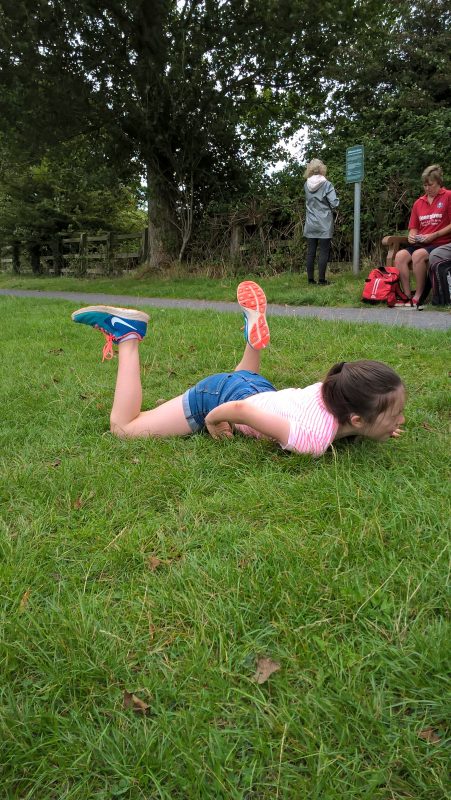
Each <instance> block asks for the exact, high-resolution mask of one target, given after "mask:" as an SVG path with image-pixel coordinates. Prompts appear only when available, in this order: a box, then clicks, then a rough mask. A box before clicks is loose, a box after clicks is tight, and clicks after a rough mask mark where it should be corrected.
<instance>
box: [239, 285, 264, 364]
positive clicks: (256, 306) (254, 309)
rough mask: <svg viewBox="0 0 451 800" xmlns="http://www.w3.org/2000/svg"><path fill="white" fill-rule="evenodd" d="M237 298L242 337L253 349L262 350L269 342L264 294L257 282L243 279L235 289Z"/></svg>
mask: <svg viewBox="0 0 451 800" xmlns="http://www.w3.org/2000/svg"><path fill="white" fill-rule="evenodd" d="M236 296H237V300H238V303H239V305H240V306H241V308H242V309H243V315H244V322H245V328H244V338H245V339H246V342H247V343H248V344H249V345H250V346H251V347H252V348H253V349H254V350H263V348H265V347H267V346H268V344H269V338H270V334H269V327H268V323H267V321H266V296H265V293H264V291H263V289H262V288H261V286H259V285H258V283H254V281H243V282H242V283H240V285H239V286H238V289H237V293H236Z"/></svg>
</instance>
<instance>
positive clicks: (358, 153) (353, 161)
mask: <svg viewBox="0 0 451 800" xmlns="http://www.w3.org/2000/svg"><path fill="white" fill-rule="evenodd" d="M364 158H365V155H364V149H363V144H356V145H354V147H348V148H347V149H346V182H347V183H353V184H354V246H353V253H352V271H353V273H354V275H358V274H359V263H360V196H361V189H362V181H363V175H364Z"/></svg>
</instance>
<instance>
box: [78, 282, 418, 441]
mask: <svg viewBox="0 0 451 800" xmlns="http://www.w3.org/2000/svg"><path fill="white" fill-rule="evenodd" d="M237 297H238V303H239V305H240V306H241V308H242V310H243V313H244V317H245V339H246V346H245V349H244V354H243V357H242V359H241V361H240V362H239V364H237V366H236V367H235V371H234V372H221V373H219V374H216V375H210V376H209V377H208V378H204V380H202V381H200V382H199V383H197V384H196V385H195V386H193V387H192V388H191V389H188V391H186V392H185V393H184V394H181V395H179V396H178V397H174V398H173V399H172V400H168V401H167V402H166V403H163V404H162V405H160V406H158V407H157V408H153V409H151V410H149V411H141V402H142V388H141V377H140V365H139V353H138V346H139V342H140V341H141V340H142V339H143V338H144V336H145V335H146V330H147V323H148V321H149V317H148V315H147V314H145V313H144V312H143V311H135V310H132V309H126V308H115V307H112V306H88V307H87V308H81V309H79V310H78V311H74V313H73V314H72V319H73V320H74V322H81V323H83V324H85V325H90V326H91V327H93V328H97V329H98V330H100V331H102V333H103V334H104V336H105V339H106V342H105V346H104V349H103V358H104V359H105V358H107V359H108V358H112V356H113V343H115V344H117V345H118V349H119V364H118V372H117V379H116V389H115V393H114V401H113V407H112V409H111V416H110V422H111V431H112V433H114V434H115V435H116V436H121V437H137V436H140V437H143V436H187V435H188V434H191V433H196V432H197V431H201V430H203V429H204V428H207V430H208V432H209V433H210V434H211V436H212V437H213V438H214V439H220V438H223V437H231V436H233V432H234V431H239V432H240V433H243V434H244V435H246V436H253V437H257V438H260V437H262V438H265V439H272V440H274V441H275V442H277V443H278V444H279V445H280V446H281V447H282V448H283V449H284V450H291V451H294V452H296V453H310V454H312V455H314V456H319V455H322V454H323V453H324V452H325V451H326V450H327V448H328V447H329V445H330V444H332V442H334V441H336V440H337V439H342V438H343V437H345V436H357V435H358V436H367V437H368V438H370V439H375V440H376V441H380V442H383V441H385V440H387V439H388V438H389V437H390V436H394V437H398V436H399V435H400V433H401V429H400V425H402V424H403V422H404V417H403V409H404V404H405V390H404V386H403V383H402V381H401V379H400V377H399V375H397V374H396V372H394V371H393V370H392V369H391V368H390V367H388V366H386V364H382V363H380V362H379V361H351V362H341V363H340V364H335V366H333V367H332V368H331V369H330V370H329V372H328V373H327V375H326V377H325V379H324V381H323V382H322V383H314V384H312V386H307V387H306V388H304V389H282V390H279V391H277V390H276V388H275V387H274V386H273V385H272V384H271V383H270V382H269V381H268V380H266V378H264V377H263V376H262V375H260V374H259V369H260V354H261V350H262V349H264V348H265V347H266V346H267V345H268V344H269V328H268V324H267V321H266V316H265V312H266V297H265V294H264V292H263V289H261V287H260V286H258V284H256V283H254V282H253V281H244V282H243V283H240V285H239V286H238V292H237Z"/></svg>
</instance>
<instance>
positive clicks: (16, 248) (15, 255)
mask: <svg viewBox="0 0 451 800" xmlns="http://www.w3.org/2000/svg"><path fill="white" fill-rule="evenodd" d="M11 255H12V262H13V263H12V267H13V272H14V273H15V274H16V275H18V274H19V273H20V242H17V241H15V242H13V243H12V253H11Z"/></svg>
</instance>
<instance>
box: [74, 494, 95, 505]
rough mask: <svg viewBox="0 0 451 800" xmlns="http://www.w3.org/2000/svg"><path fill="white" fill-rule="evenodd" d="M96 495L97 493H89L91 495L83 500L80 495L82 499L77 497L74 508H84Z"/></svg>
mask: <svg viewBox="0 0 451 800" xmlns="http://www.w3.org/2000/svg"><path fill="white" fill-rule="evenodd" d="M94 495H95V492H89V494H88V495H87V497H85V498H83V497H82V496H81V495H80V497H77V499H76V500H74V508H76V509H79V508H82V507H83V506H84V505H85V503H87V502H88V500H92V498H93V497H94Z"/></svg>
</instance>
